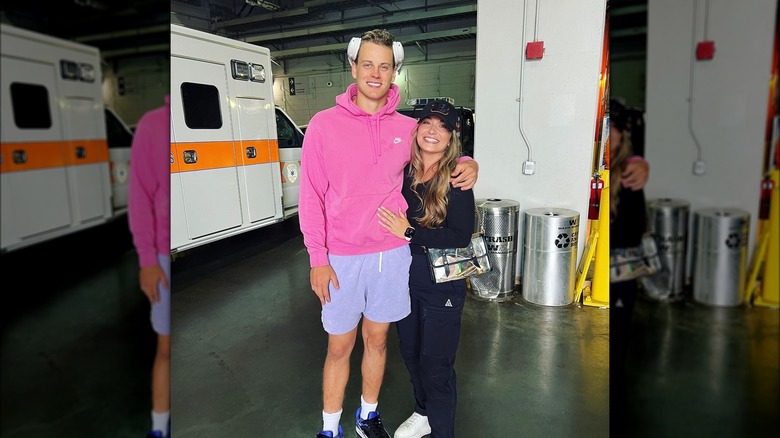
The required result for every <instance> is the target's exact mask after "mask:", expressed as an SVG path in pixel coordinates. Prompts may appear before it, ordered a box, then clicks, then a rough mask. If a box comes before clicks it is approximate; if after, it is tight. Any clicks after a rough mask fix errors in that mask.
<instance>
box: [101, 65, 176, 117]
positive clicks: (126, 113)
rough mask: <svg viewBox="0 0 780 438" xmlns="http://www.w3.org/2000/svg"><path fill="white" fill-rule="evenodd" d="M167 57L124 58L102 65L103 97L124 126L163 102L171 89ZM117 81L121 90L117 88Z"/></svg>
mask: <svg viewBox="0 0 780 438" xmlns="http://www.w3.org/2000/svg"><path fill="white" fill-rule="evenodd" d="M170 65H171V59H170V56H168V54H160V55H149V56H141V57H133V58H124V59H119V60H115V61H112V62H111V63H110V64H108V65H106V64H105V63H104V65H103V97H104V98H105V100H106V105H108V106H109V107H110V108H112V109H113V110H114V111H116V113H117V114H118V115H119V117H120V118H121V119H122V120H123V121H124V122H125V123H127V124H128V125H130V126H134V125H135V124H136V123H138V120H139V119H140V118H141V116H142V115H144V113H146V112H147V111H149V110H151V109H154V108H157V107H159V106H161V105H163V104H164V103H165V101H164V99H165V95H166V94H168V92H169V90H170V86H171V68H170ZM120 80H121V81H122V82H123V83H124V87H120V86H119V82H120Z"/></svg>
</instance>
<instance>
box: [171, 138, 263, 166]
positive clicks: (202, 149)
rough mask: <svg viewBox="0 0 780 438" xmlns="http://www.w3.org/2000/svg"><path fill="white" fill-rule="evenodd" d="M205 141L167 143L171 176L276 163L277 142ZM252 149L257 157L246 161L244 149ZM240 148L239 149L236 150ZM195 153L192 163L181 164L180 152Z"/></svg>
mask: <svg viewBox="0 0 780 438" xmlns="http://www.w3.org/2000/svg"><path fill="white" fill-rule="evenodd" d="M233 145H234V142H233V141H208V142H187V143H171V154H173V163H171V173H177V172H191V171H193V170H208V169H221V168H225V167H233V166H236V165H252V164H261V163H273V162H278V161H279V142H278V141H277V140H244V141H243V143H242V142H240V141H236V142H235V145H236V149H235V151H234V148H233ZM248 147H254V148H255V151H256V154H257V156H256V157H255V158H247V156H246V148H248ZM239 148H240V149H239ZM185 151H195V152H196V154H197V162H196V163H185V162H184V152H185Z"/></svg>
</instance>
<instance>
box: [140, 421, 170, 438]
mask: <svg viewBox="0 0 780 438" xmlns="http://www.w3.org/2000/svg"><path fill="white" fill-rule="evenodd" d="M146 438H171V422H170V421H169V422H168V433H163V431H161V430H150V431H149V433H147V434H146Z"/></svg>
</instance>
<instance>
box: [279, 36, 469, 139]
mask: <svg viewBox="0 0 780 438" xmlns="http://www.w3.org/2000/svg"><path fill="white" fill-rule="evenodd" d="M345 47H346V46H345ZM345 50H346V49H345ZM474 67H475V63H474V61H473V60H472V61H453V62H447V61H429V62H418V63H412V65H407V64H406V63H404V66H403V68H402V69H401V71H400V72H399V74H398V76H397V77H396V80H395V84H396V85H398V87H399V88H400V89H401V96H402V102H401V103H400V104H399V108H403V107H407V106H408V105H407V104H406V101H407V99H410V98H415V97H435V96H446V97H452V98H453V99H455V104H456V105H463V106H466V107H470V108H473V107H474ZM290 78H293V80H294V81H295V95H294V96H292V95H290V87H289V79H290ZM353 82H355V80H354V79H353V78H352V74H351V71H349V70H348V71H337V72H333V73H316V74H306V73H303V74H300V75H299V74H295V73H291V74H289V75H282V76H274V101H275V102H276V103H277V104H278V105H281V106H282V107H283V108H284V109H285V111H286V112H287V113H288V114H289V115H290V117H292V119H293V120H295V122H296V123H298V124H306V123H309V119H311V117H312V116H313V115H314V114H315V113H316V112H317V111H320V110H323V109H325V108H329V107H331V106H333V105H335V103H336V101H335V98H336V96H337V95H338V94H341V93H343V92H344V90H345V89H346V88H347V86H349V84H351V83H353ZM329 84H330V85H329Z"/></svg>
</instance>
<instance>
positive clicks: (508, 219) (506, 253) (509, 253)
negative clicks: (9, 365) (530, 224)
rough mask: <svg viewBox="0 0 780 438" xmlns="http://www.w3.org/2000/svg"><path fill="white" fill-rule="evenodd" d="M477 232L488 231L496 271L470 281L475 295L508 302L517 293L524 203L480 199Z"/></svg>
mask: <svg viewBox="0 0 780 438" xmlns="http://www.w3.org/2000/svg"><path fill="white" fill-rule="evenodd" d="M475 204H476V221H475V222H476V224H475V230H476V231H480V230H482V231H484V233H485V243H486V244H487V250H488V258H489V259H490V265H491V266H492V268H493V269H492V270H491V271H490V272H487V273H485V274H481V275H477V276H474V277H470V278H469V282H468V283H469V290H470V291H471V296H472V297H473V298H476V299H478V300H483V301H506V300H509V299H511V298H512V294H514V292H515V273H516V268H515V265H516V263H517V228H518V226H517V221H518V215H519V211H520V203H519V202H517V201H512V200H510V199H477V200H476V201H475Z"/></svg>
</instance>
